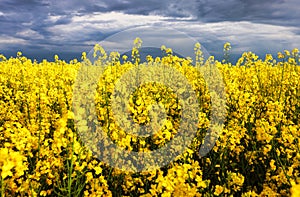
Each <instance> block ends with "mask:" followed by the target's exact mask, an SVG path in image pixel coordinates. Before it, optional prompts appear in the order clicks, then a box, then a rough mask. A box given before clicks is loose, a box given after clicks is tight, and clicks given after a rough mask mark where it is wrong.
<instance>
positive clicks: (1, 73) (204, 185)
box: [0, 43, 300, 197]
mask: <svg viewBox="0 0 300 197" xmlns="http://www.w3.org/2000/svg"><path fill="white" fill-rule="evenodd" d="M140 47H141V46H140V45H138V44H137V43H135V45H134V47H133V49H132V57H131V58H128V57H126V56H121V55H120V54H118V53H116V52H112V53H110V54H107V53H106V52H105V51H104V49H103V48H101V46H99V45H97V46H95V52H94V53H95V54H96V55H97V54H98V56H99V58H98V60H99V61H97V64H94V65H92V64H93V63H92V62H91V61H88V58H87V54H86V53H82V59H81V60H80V61H79V60H76V59H74V60H72V61H70V62H66V61H64V60H61V59H59V57H58V56H55V60H54V61H52V62H49V61H46V60H44V61H42V62H37V61H32V60H31V59H28V58H26V57H25V56H23V55H22V53H21V52H18V53H17V55H16V57H11V58H7V57H5V56H3V55H1V56H0V98H1V99H0V107H1V110H0V167H1V168H0V174H1V177H0V196H1V197H4V196H69V197H71V196H72V197H73V196H144V197H150V196H162V197H166V196H244V197H246V196H247V197H250V196H294V197H298V196H300V173H299V171H300V141H299V139H300V138H299V137H300V59H299V50H298V49H293V50H292V51H288V50H285V51H283V52H278V55H277V57H272V55H270V54H266V56H265V57H262V58H259V57H258V56H256V55H255V54H254V53H252V52H245V53H243V55H242V56H241V58H240V59H239V60H238V61H237V63H236V64H234V65H233V64H231V63H230V62H229V61H228V57H229V52H228V51H229V49H230V44H229V43H226V44H225V45H224V52H225V55H224V57H225V58H224V61H222V62H220V61H216V60H214V58H213V57H210V58H208V60H206V61H204V59H203V57H202V52H201V45H200V44H196V45H195V56H196V61H195V62H193V61H191V59H189V58H180V57H177V56H175V55H173V53H172V50H171V49H169V48H166V47H162V51H163V52H164V54H165V55H164V57H161V58H153V57H151V56H147V66H148V67H151V66H152V67H153V68H155V66H157V65H163V66H164V68H165V69H166V70H167V71H168V70H170V69H173V70H175V71H176V72H178V73H180V74H181V75H182V76H184V77H185V78H186V79H187V82H188V83H189V84H190V87H191V88H192V90H193V92H194V93H193V95H195V98H196V101H197V103H198V105H197V106H194V103H193V101H195V99H194V100H193V99H190V97H191V94H189V95H187V96H186V97H185V96H184V95H185V93H186V92H185V90H178V91H182V95H183V96H182V98H178V96H177V94H175V93H174V90H172V88H170V87H167V86H165V85H163V84H162V83H156V82H155V81H154V82H152V83H144V84H143V85H141V86H139V87H137V88H136V89H135V91H133V93H132V94H131V95H127V93H128V92H126V87H127V86H125V90H124V91H120V92H116V91H114V88H115V86H117V84H118V79H120V78H121V76H123V75H125V74H126V72H128V71H130V70H131V69H134V68H139V67H140V66H141V65H142V62H140V59H139V48H140ZM96 55H95V56H96ZM86 64H89V65H86ZM212 65H214V66H215V67H216V68H218V70H219V72H220V75H221V76H222V79H223V83H224V95H225V97H224V98H225V101H224V102H225V104H226V115H225V118H224V121H223V125H222V127H221V128H220V130H221V131H220V133H219V136H218V138H217V139H216V141H215V144H213V145H214V146H213V147H212V150H210V151H209V152H208V153H207V154H206V155H204V156H200V155H199V149H200V147H201V144H203V141H204V137H205V135H206V133H207V131H208V128H209V125H210V121H211V119H212V117H213V116H212V111H214V112H215V115H216V116H219V114H221V115H222V114H223V111H222V110H221V108H218V107H215V108H214V107H213V106H212V102H211V97H212V96H213V95H214V92H211V91H209V85H208V84H207V83H206V79H205V78H204V77H203V76H202V74H201V72H200V70H204V72H203V73H206V74H207V77H208V78H211V79H214V78H215V73H214V72H213V71H212V70H211V68H212ZM83 67H84V69H86V71H87V73H88V75H85V76H83V77H82V78H84V77H92V76H93V73H94V72H95V70H101V74H102V75H101V76H100V77H99V78H97V77H98V76H97V75H95V76H96V78H97V83H96V86H95V87H96V89H95V92H96V94H95V96H94V97H93V99H92V101H93V103H94V106H95V113H96V116H95V117H96V119H95V117H90V116H88V115H89V114H88V115H87V113H85V112H86V111H85V109H86V107H85V106H84V105H83V106H79V108H78V106H77V109H78V110H74V107H75V106H76V105H75V104H76V103H75V104H74V102H75V101H74V98H75V97H74V87H75V86H76V83H77V84H80V80H83V79H81V78H79V77H78V75H79V71H80V70H81V69H82V68H83ZM153 72H154V71H153ZM142 74H143V73H142V71H141V77H140V78H139V79H141V78H145V76H143V75H142ZM160 74H165V76H166V78H168V76H171V73H168V72H165V73H163V72H162V73H160ZM129 77H130V76H129ZM132 77H136V75H134V76H132ZM139 79H136V80H139ZM176 80H177V79H176V78H175V77H174V78H172V81H175V82H176ZM176 83H177V82H176ZM215 86H216V87H215V90H216V91H217V90H218V88H219V86H218V84H216V85H215ZM78 87H79V88H77V94H78V95H79V97H80V95H81V97H80V98H83V97H84V96H85V95H88V93H87V92H85V90H86V89H84V88H83V87H81V86H80V85H79V86H78ZM119 87H123V86H121V85H120V86H119ZM112 95H117V96H115V100H116V101H117V100H118V98H120V99H123V98H125V97H126V98H128V102H127V104H126V109H127V111H128V117H130V118H131V119H132V121H133V122H134V123H135V124H136V125H144V126H145V131H146V133H144V135H137V133H135V131H131V133H128V132H127V131H128V129H127V130H126V129H125V127H126V128H128V127H129V129H130V128H132V130H135V129H134V127H131V126H130V125H129V126H128V125H126V124H125V123H126V118H127V116H126V117H125V118H124V117H122V116H120V114H118V113H113V112H116V111H118V110H116V108H115V107H114V105H113V102H114V101H113V100H112ZM79 97H77V98H79ZM189 99H190V100H189ZM180 100H185V102H188V103H185V104H184V103H183V102H181V101H180ZM89 101H90V100H89ZM116 101H115V102H116ZM155 103H159V104H158V105H155V106H156V109H153V111H155V110H156V111H164V112H165V116H160V115H158V114H159V113H154V114H152V116H151V114H150V113H148V112H149V109H150V108H149V106H151V105H152V106H154V105H153V104H155ZM182 103H183V104H182ZM190 103H192V104H190ZM81 104H82V103H81ZM85 104H86V105H88V102H87V103H85ZM187 105H189V106H190V108H191V109H194V111H193V110H186V111H188V112H189V114H190V116H194V115H195V114H196V115H197V121H196V122H195V124H186V125H184V123H182V121H181V119H182V116H183V115H182V113H183V111H184V110H183V108H184V106H187ZM191 106H192V107H191ZM217 106H218V105H217ZM80 107H81V108H80ZM153 108H154V107H153ZM120 110H121V108H120ZM121 111H122V110H121ZM188 112H187V113H188ZM79 116H80V118H78V117H79ZM122 118H123V119H122ZM155 118H156V119H155ZM186 118H189V116H188V117H186ZM78 119H80V120H81V121H77V120H78ZM160 119H164V121H160ZM120 120H121V121H120ZM154 120H155V121H154ZM93 122H97V124H98V125H99V126H101V128H102V130H101V132H103V133H105V136H108V137H109V139H111V141H113V142H114V144H115V145H116V146H117V147H119V148H120V149H122V150H125V151H127V152H135V153H139V152H142V153H147V152H152V151H155V150H159V149H161V148H163V147H164V146H166V144H168V142H171V141H172V140H173V139H175V138H176V136H178V134H179V133H185V132H188V130H189V129H195V128H196V131H197V132H196V134H195V136H194V138H193V139H192V141H191V143H190V144H189V145H188V147H187V148H186V149H184V152H183V153H182V154H180V155H178V156H176V158H175V159H174V160H172V161H171V162H169V163H166V165H163V166H159V167H156V168H150V170H140V171H139V170H133V171H130V170H122V165H123V163H122V162H124V161H128V162H129V163H130V162H132V164H128V165H130V166H135V162H138V159H134V158H129V155H126V154H125V155H122V158H115V153H114V152H113V149H112V148H111V147H110V146H109V145H108V146H107V147H106V148H103V147H102V148H103V149H101V147H100V146H97V142H98V141H103V143H106V141H105V140H103V139H102V138H103V136H104V135H101V134H98V133H99V132H100V131H98V130H95V134H91V135H86V134H82V133H81V132H80V131H83V130H84V129H87V128H86V126H85V125H88V126H87V127H93ZM151 122H154V123H159V124H158V125H155V124H153V125H152V127H151V128H154V130H156V131H155V132H153V133H151V131H149V132H148V130H147V129H149V128H150V127H147V125H149V124H150V123H151ZM193 123H194V122H193ZM182 125H184V126H182ZM180 128H183V129H181V130H180ZM97 132H98V133H97ZM136 132H138V131H136ZM147 132H148V133H147ZM149 133H150V134H149ZM182 140H184V138H178V143H179V142H181V141H182ZM93 145H95V146H93ZM175 149H176V148H175ZM175 149H170V150H168V151H170V154H172V152H173V151H175V152H176V150H175ZM99 158H102V159H99ZM103 160H109V161H111V160H114V161H115V164H117V165H118V164H120V165H119V167H114V166H112V165H109V164H108V163H107V162H104V161H103ZM163 160H166V158H165V157H162V158H158V159H157V160H156V161H155V162H157V163H159V162H163ZM151 162H152V161H150V160H149V163H151ZM155 162H153V163H155ZM124 165H125V164H124Z"/></svg>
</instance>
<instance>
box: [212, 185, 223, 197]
mask: <svg viewBox="0 0 300 197" xmlns="http://www.w3.org/2000/svg"><path fill="white" fill-rule="evenodd" d="M223 191H224V188H223V187H222V186H220V185H216V187H215V191H214V195H216V196H219V195H220V194H222V193H223Z"/></svg>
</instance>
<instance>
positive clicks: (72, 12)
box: [0, 0, 300, 53]
mask: <svg viewBox="0 0 300 197" xmlns="http://www.w3.org/2000/svg"><path fill="white" fill-rule="evenodd" d="M0 5H1V6H0V53H2V51H5V50H6V48H9V49H10V50H11V51H16V50H19V48H21V49H22V46H23V49H26V48H32V50H34V49H35V50H36V52H39V51H40V52H42V51H43V50H45V51H54V50H56V51H58V52H59V50H65V49H67V48H68V46H69V48H71V49H74V50H77V51H82V50H83V49H82V48H80V46H87V45H88V44H87V43H92V42H93V41H95V40H102V39H104V38H106V37H107V36H109V35H110V34H112V33H114V32H118V31H120V30H124V29H126V28H130V27H134V26H138V25H141V24H142V23H148V22H149V21H150V20H153V21H154V22H153V23H156V24H160V25H164V24H166V25H171V26H172V25H173V23H174V26H175V24H176V25H177V27H178V28H179V29H180V27H181V25H182V24H183V26H184V27H187V28H186V31H187V32H188V33H189V32H192V31H193V30H191V29H189V27H190V26H189V24H191V25H192V24H203V23H207V24H214V23H222V22H224V21H228V22H238V21H245V22H249V23H246V26H249V27H250V25H249V24H251V23H256V24H266V25H269V24H270V25H274V26H278V27H287V28H290V27H291V29H289V31H290V32H292V34H289V36H290V37H289V38H288V39H289V40H293V39H292V38H291V37H292V36H294V35H300V25H299V19H300V7H299V6H298V0H227V1H222V0H190V1H189V0H172V1H171V0H164V1H162V0H145V1H141V0H86V1H82V0H72V1H61V0H0ZM99 13H100V14H99ZM101 13H123V14H124V17H128V21H127V18H126V19H124V18H122V15H121V16H120V15H113V14H112V16H115V17H117V18H116V19H114V18H112V16H110V17H109V16H108V15H101ZM126 14H127V15H126ZM95 15H96V16H98V18H96V19H93V20H92V19H91V18H92V17H93V16H95ZM131 15H134V16H136V21H134V20H133V19H132V18H133V17H132V16H131ZM81 16H82V18H80V20H78V17H81ZM140 16H149V18H147V17H146V18H145V17H144V18H142V17H140ZM150 16H158V19H153V17H152V18H151V17H150ZM159 16H161V18H159ZM76 17H77V18H76ZM101 17H103V18H101ZM106 17H107V18H106ZM76 19H77V21H76ZM148 20H149V21H148ZM78 21H79V22H78ZM150 22H151V21H150ZM180 23H182V24H180ZM241 26H243V24H242V25H241ZM255 27H256V28H257V27H258V26H255ZM259 27H262V28H264V26H259ZM73 28H74V30H72V29H73ZM232 28H235V29H234V30H230V29H229V28H223V29H222V28H221V30H218V29H220V28H219V27H216V28H215V29H214V27H211V26H207V30H205V31H206V34H205V35H206V38H203V40H205V39H206V40H211V43H212V44H213V41H215V40H216V38H215V37H216V36H217V37H218V39H219V40H222V39H227V37H229V36H232V34H233V33H235V32H237V31H238V29H236V26H234V25H233V26H232ZM240 28H241V27H240ZM265 28H267V27H265ZM242 29H243V33H247V32H246V31H245V29H247V28H244V27H242ZM195 31H197V30H195ZM273 31H276V28H274V30H273ZM213 33H215V35H216V36H215V37H214V38H211V37H210V35H212V34H213ZM255 33H256V32H251V33H249V35H250V36H248V37H249V38H248V37H247V38H245V40H246V39H249V43H250V44H251V43H252V41H251V39H252V40H254V39H257V38H260V37H259V36H261V37H263V38H264V37H268V34H265V33H261V34H260V35H259V36H253V38H251V35H254V34H255ZM288 33H289V32H288ZM191 34H192V33H191ZM272 34H273V35H275V34H276V32H272ZM278 34H282V35H286V34H283V33H280V32H278ZM235 36H236V37H237V38H241V36H239V35H235ZM269 39H270V43H271V41H272V38H271V37H269ZM276 39H277V38H276ZM295 40H296V41H298V40H299V38H297V39H295ZM1 42H2V43H1ZM287 42H289V41H287ZM247 43H248V41H247ZM208 44H209V43H208ZM299 44H300V43H296V44H295V43H294V44H293V46H294V45H295V46H297V47H299ZM219 45H221V44H218V48H219ZM270 47H271V44H270ZM212 48H215V47H212ZM45 51H44V52H43V53H46V52H45ZM32 53H33V52H32Z"/></svg>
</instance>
